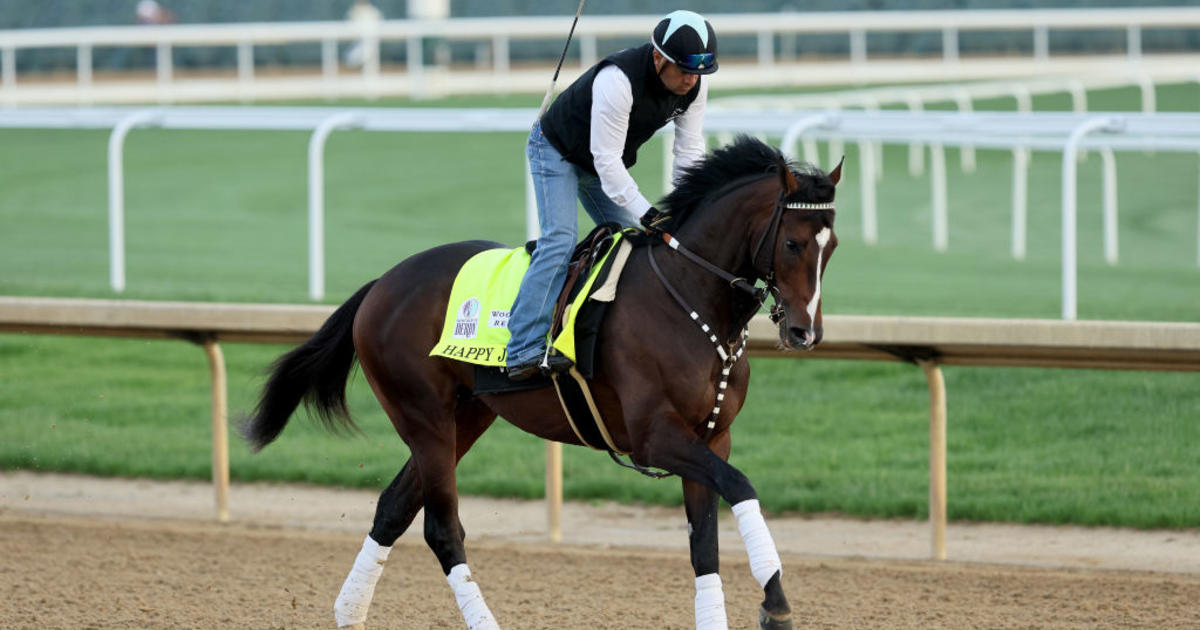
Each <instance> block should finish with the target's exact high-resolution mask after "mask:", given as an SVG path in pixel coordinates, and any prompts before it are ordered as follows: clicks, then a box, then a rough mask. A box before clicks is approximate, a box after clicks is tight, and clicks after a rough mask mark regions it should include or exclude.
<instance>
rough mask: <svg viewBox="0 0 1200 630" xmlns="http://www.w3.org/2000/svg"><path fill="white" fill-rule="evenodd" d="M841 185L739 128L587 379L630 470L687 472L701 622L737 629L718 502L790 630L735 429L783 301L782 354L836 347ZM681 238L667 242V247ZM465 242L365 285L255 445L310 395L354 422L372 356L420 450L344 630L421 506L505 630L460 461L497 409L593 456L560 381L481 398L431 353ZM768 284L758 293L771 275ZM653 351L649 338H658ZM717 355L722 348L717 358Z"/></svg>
mask: <svg viewBox="0 0 1200 630" xmlns="http://www.w3.org/2000/svg"><path fill="white" fill-rule="evenodd" d="M841 170H842V167H841V164H838V166H837V167H836V168H835V169H834V170H833V171H831V172H829V173H828V174H826V173H824V172H822V171H821V170H820V169H817V168H815V167H813V166H811V165H801V164H796V163H793V162H790V161H788V160H787V159H786V158H785V157H784V156H783V155H782V154H781V153H780V152H779V151H778V150H777V149H775V148H774V147H771V146H769V145H767V144H765V143H763V142H761V141H759V140H756V139H753V138H750V137H746V136H742V137H739V138H737V139H736V140H735V141H734V143H732V144H730V145H727V146H725V147H721V148H718V149H716V150H714V151H712V152H710V153H709V154H708V155H707V156H705V158H704V159H703V160H701V161H700V162H698V163H697V164H695V165H693V166H692V167H691V168H689V169H687V170H686V171H685V173H684V175H683V176H682V177H681V178H680V181H679V182H678V183H677V186H676V188H675V189H674V190H673V191H672V192H671V193H669V194H668V195H667V196H666V197H664V198H663V199H662V200H661V201H660V204H659V206H660V207H661V208H664V209H665V212H666V213H667V214H668V215H669V216H670V217H671V219H670V221H669V222H668V223H667V225H666V227H667V229H666V230H665V231H663V232H661V233H656V234H654V235H653V238H651V237H647V238H646V241H647V243H643V246H641V247H638V248H635V249H634V251H633V253H632V254H631V255H630V256H629V259H628V262H627V264H626V266H625V269H624V272H623V274H622V275H621V276H620V279H619V284H618V291H617V294H618V298H617V299H616V301H615V302H613V303H612V304H611V306H610V307H609V309H608V312H607V314H606V317H605V319H604V321H603V323H602V324H601V329H600V339H601V340H602V343H601V344H600V346H599V347H598V349H597V351H596V352H597V361H596V362H597V365H596V367H595V370H594V374H593V376H592V378H591V379H590V382H589V384H590V387H591V391H592V395H593V397H594V400H595V405H596V407H597V408H598V409H599V411H600V414H601V416H602V417H603V421H604V422H605V425H606V428H607V431H608V433H609V435H610V436H611V438H612V440H613V442H614V444H615V446H616V447H617V449H619V450H621V451H623V452H625V453H628V454H629V456H630V459H631V460H632V462H633V463H632V464H631V466H634V467H637V468H639V469H641V470H643V471H648V470H649V469H650V468H657V469H659V470H661V471H665V473H660V474H673V475H677V476H679V477H680V479H681V480H682V486H683V502H684V508H685V513H686V517H687V521H688V524H689V529H688V531H689V547H690V551H691V562H692V567H693V569H694V570H695V575H696V600H695V601H696V603H695V615H696V626H697V628H703V629H705V630H708V629H710V628H725V627H726V623H727V619H726V614H725V600H724V594H723V592H722V588H721V579H720V575H719V561H718V550H717V510H718V497H720V498H723V499H724V500H725V501H726V502H727V503H728V504H729V505H730V506H732V510H733V513H734V515H735V517H736V519H737V524H738V530H739V532H740V534H741V536H742V538H743V541H744V543H745V545H746V549H747V553H748V555H749V559H750V569H751V573H752V575H753V577H754V578H755V579H756V580H757V581H758V583H759V586H760V587H762V589H763V595H764V597H763V601H762V603H761V605H760V607H759V611H758V613H759V614H758V617H759V618H758V624H759V627H760V628H762V629H763V630H781V629H785V628H791V627H792V626H791V608H790V606H789V604H788V601H787V598H786V597H785V595H784V590H783V583H782V566H781V563H780V560H779V554H778V552H777V550H776V547H775V543H774V540H773V539H772V538H771V534H770V532H769V530H768V529H767V526H766V523H765V520H764V518H763V516H762V512H761V509H760V507H759V503H758V498H757V496H758V495H757V493H756V492H755V490H754V487H753V486H752V485H751V484H750V481H749V480H748V479H747V478H746V476H745V475H744V474H742V472H740V471H739V470H737V469H736V468H734V467H733V466H732V465H730V464H729V463H728V462H727V460H728V458H729V454H730V444H731V442H730V427H731V425H732V424H733V421H734V419H735V417H736V416H737V413H738V411H739V410H740V409H741V407H742V404H743V403H744V401H745V398H746V391H747V388H748V386H749V381H750V367H749V361H739V360H738V358H740V356H741V354H742V353H741V350H742V349H744V343H745V339H746V335H745V331H746V326H747V324H748V322H749V320H750V318H751V317H753V316H754V315H755V314H756V313H757V312H758V311H759V310H760V308H761V306H762V305H763V302H764V300H765V299H766V298H767V297H768V296H770V297H772V298H774V306H773V307H772V309H771V310H772V317H773V319H776V321H777V323H778V325H779V342H780V345H781V346H782V347H783V348H784V349H789V350H790V349H805V350H807V349H811V348H812V347H813V346H815V345H816V344H818V343H819V342H820V341H821V336H822V326H821V321H822V320H821V277H822V275H823V274H824V270H825V268H826V266H827V265H828V263H829V259H830V257H831V256H832V254H833V251H834V249H835V248H836V247H837V236H836V235H835V234H834V232H833V222H834V217H835V211H834V208H833V198H834V193H835V187H836V185H837V184H838V182H839V181H840V179H841ZM664 245H665V246H664ZM497 247H503V245H501V244H499V243H494V242H489V241H478V240H476V241H465V242H458V243H451V244H447V245H442V246H439V247H434V248H432V249H429V250H426V251H423V252H420V253H418V254H415V255H413V256H411V257H409V258H407V259H405V260H404V261H402V262H400V263H399V264H398V265H396V266H395V267H393V268H392V269H391V270H389V271H387V272H386V273H384V274H383V275H382V276H380V277H379V278H378V279H376V280H373V281H371V282H369V283H367V284H366V285H365V286H363V287H362V288H361V289H359V290H358V291H357V292H356V293H355V294H354V295H353V296H352V297H351V298H350V299H349V300H347V301H346V302H345V303H344V304H342V305H341V306H340V307H339V308H337V309H336V310H335V312H334V313H333V314H332V315H331V316H330V317H329V319H328V320H327V321H326V322H325V323H324V324H323V325H322V326H321V328H320V329H319V330H318V331H317V332H316V333H315V334H314V335H313V336H312V338H310V339H309V340H308V341H307V342H305V343H303V344H302V345H300V346H298V347H297V348H295V349H293V350H291V351H290V352H288V353H286V354H284V355H283V356H281V357H280V358H279V359H278V360H277V361H276V362H275V363H274V364H273V366H272V368H271V371H270V376H269V377H268V379H267V382H266V383H265V384H264V386H263V390H262V393H261V397H260V399H259V402H258V406H257V407H256V408H255V410H254V412H253V414H252V415H250V416H249V417H248V418H247V419H246V420H245V422H244V424H243V426H242V427H241V429H242V435H243V437H244V438H245V439H246V440H247V441H248V443H249V446H250V448H251V449H252V450H253V451H255V452H257V451H258V450H259V449H261V448H263V447H264V446H266V445H267V444H269V443H270V442H272V441H273V440H274V439H276V438H277V437H278V436H279V434H280V432H281V431H282V430H283V428H284V426H285V425H286V423H287V422H288V419H289V418H290V417H291V415H292V414H293V412H294V411H295V410H296V408H297V407H298V406H299V404H300V403H301V402H302V401H303V402H304V403H305V404H306V406H307V407H308V408H309V410H310V411H311V412H315V414H316V415H317V417H318V419H319V420H320V421H321V422H323V424H324V425H325V426H326V427H327V428H329V429H331V430H334V431H337V430H341V429H353V428H355V425H354V423H353V420H351V418H350V415H349V410H348V409H347V406H346V399H345V387H346V382H347V378H348V374H349V372H350V370H351V368H352V366H353V362H354V360H355V358H356V357H357V360H358V362H359V363H360V365H361V367H362V371H363V374H364V375H365V377H366V380H367V382H368V383H369V384H370V387H371V389H372V390H373V392H374V394H375V397H376V398H377V399H378V400H379V403H380V405H382V407H383V409H384V410H385V411H386V413H387V415H388V417H389V418H390V420H391V422H392V425H393V426H394V427H395V430H396V432H397V433H398V434H399V436H400V438H401V439H403V440H404V442H405V443H406V444H407V445H408V447H409V450H410V451H411V455H410V458H409V459H408V461H407V462H406V463H405V464H404V466H403V468H402V469H401V470H400V471H399V473H398V474H397V475H396V477H395V479H393V480H392V481H391V483H390V484H388V486H387V488H386V489H385V490H384V491H383V493H382V494H381V495H380V497H379V502H378V504H377V507H376V512H375V518H374V522H373V524H372V526H371V529H370V531H369V533H368V535H367V537H366V538H365V539H364V541H363V546H362V549H361V550H360V551H359V554H358V556H357V557H356V558H355V562H354V565H353V566H352V568H351V570H350V573H349V575H348V576H347V578H346V581H345V583H344V585H343V587H342V590H341V592H340V593H339V595H338V597H337V600H336V602H335V604H334V616H335V618H336V620H337V622H338V625H339V627H351V628H362V627H364V624H365V621H366V618H367V610H368V608H369V606H370V602H371V598H372V596H373V593H374V588H375V584H376V582H377V580H378V579H379V576H380V574H381V573H382V570H383V566H384V562H385V560H386V559H387V556H388V553H389V552H390V551H391V546H392V545H393V543H394V542H395V541H396V539H397V538H399V537H400V535H401V534H402V533H404V531H405V530H406V529H407V528H408V526H409V524H410V523H411V522H412V520H413V518H414V517H415V516H416V513H417V511H418V510H420V509H421V508H424V510H425V530H424V534H425V541H426V543H427V544H428V545H429V548H430V549H431V550H432V551H433V553H434V555H435V556H436V557H437V559H438V562H439V563H440V564H441V568H442V571H443V573H444V574H445V575H446V579H447V581H448V582H449V584H450V587H451V589H452V590H453V591H454V595H455V599H456V601H457V603H458V605H459V608H460V610H461V612H462V614H463V617H464V620H465V621H466V624H467V626H468V628H471V629H472V630H490V629H497V628H498V627H499V626H498V625H497V622H496V620H495V617H494V616H493V614H492V613H491V611H490V609H488V607H487V604H486V602H485V601H484V599H483V595H482V591H481V590H480V588H479V585H478V583H477V582H475V581H474V580H472V579H471V576H470V568H469V567H468V565H467V562H466V552H465V539H466V533H465V531H464V530H463V527H462V523H461V522H460V521H459V517H458V495H457V489H456V481H455V469H456V466H457V463H458V461H459V459H461V458H462V457H463V455H464V454H466V452H467V451H468V450H470V448H471V446H472V445H473V444H474V443H475V441H476V440H477V439H479V437H480V436H481V435H482V434H483V433H484V432H485V431H486V430H487V429H488V427H489V426H491V425H492V423H493V421H494V420H495V419H496V417H497V416H503V417H504V418H505V419H506V420H507V421H508V422H510V423H512V424H513V425H515V426H517V427H519V428H520V429H522V430H524V431H526V432H528V433H531V434H533V435H536V436H538V437H540V438H542V439H545V440H553V441H556V442H561V443H564V444H572V445H580V444H582V442H581V441H580V439H579V438H578V437H576V434H575V432H574V431H573V430H572V429H571V428H570V426H569V424H568V421H567V419H566V417H565V415H564V413H563V411H562V407H561V405H560V402H559V400H558V399H557V397H556V394H555V393H554V391H553V388H542V389H536V390H532V391H522V392H513V393H491V394H486V393H485V394H476V393H474V391H473V389H474V388H473V384H474V379H475V373H474V369H473V368H474V367H475V366H473V365H470V364H467V363H463V362H459V361H455V360H451V359H447V358H444V357H436V356H434V357H431V356H428V353H429V351H430V349H431V348H433V346H434V344H435V343H436V342H437V340H438V338H439V335H440V333H441V330H442V324H443V317H444V315H445V312H446V308H447V301H448V298H449V295H450V290H451V286H452V284H453V282H454V279H455V274H456V273H457V271H458V269H459V268H460V267H462V265H463V264H464V263H465V262H466V261H467V259H469V258H470V257H471V256H473V255H475V254H477V253H479V252H481V251H483V250H486V249H489V248H497ZM760 283H762V284H760ZM647 340H653V341H652V342H647ZM714 348H715V350H714Z"/></svg>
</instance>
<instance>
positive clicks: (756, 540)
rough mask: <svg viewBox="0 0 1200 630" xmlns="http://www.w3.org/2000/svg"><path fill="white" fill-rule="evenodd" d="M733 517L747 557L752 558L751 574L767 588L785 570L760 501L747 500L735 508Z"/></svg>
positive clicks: (759, 583)
mask: <svg viewBox="0 0 1200 630" xmlns="http://www.w3.org/2000/svg"><path fill="white" fill-rule="evenodd" d="M733 515H734V516H735V517H737V522H738V532H740V533H741V534H742V541H743V542H745V543H746V555H748V556H750V573H752V574H754V579H756V580H758V585H759V586H761V587H763V588H766V587H767V582H768V581H769V580H770V579H771V576H773V575H775V572H776V571H782V570H783V563H781V562H780V561H779V552H778V551H776V550H775V540H774V539H772V538H771V532H770V531H768V530H767V522H766V521H764V520H763V516H762V511H761V510H760V509H759V507H758V499H746V500H745V501H742V502H741V503H738V504H737V505H735V506H733Z"/></svg>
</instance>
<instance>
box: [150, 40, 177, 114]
mask: <svg viewBox="0 0 1200 630" xmlns="http://www.w3.org/2000/svg"><path fill="white" fill-rule="evenodd" d="M154 74H155V76H156V77H157V79H158V102H159V103H170V102H171V101H172V100H174V99H173V96H174V95H173V94H172V93H171V81H172V77H173V76H174V74H175V61H174V59H172V55H171V42H165V41H163V42H159V43H158V48H157V49H156V51H155V55H154Z"/></svg>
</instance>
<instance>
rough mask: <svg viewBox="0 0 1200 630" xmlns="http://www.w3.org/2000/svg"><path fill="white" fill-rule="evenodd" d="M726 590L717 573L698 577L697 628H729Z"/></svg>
mask: <svg viewBox="0 0 1200 630" xmlns="http://www.w3.org/2000/svg"><path fill="white" fill-rule="evenodd" d="M728 629H729V621H728V619H727V618H726V616H725V592H724V591H723V590H721V576H720V575H718V574H716V573H709V574H708V575H701V576H700V577H698V578H696V630H728Z"/></svg>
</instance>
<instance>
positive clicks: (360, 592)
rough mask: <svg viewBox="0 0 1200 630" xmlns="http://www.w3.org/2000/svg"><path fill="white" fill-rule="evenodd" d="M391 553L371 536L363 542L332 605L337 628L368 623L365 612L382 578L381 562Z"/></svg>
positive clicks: (389, 549)
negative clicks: (376, 585)
mask: <svg viewBox="0 0 1200 630" xmlns="http://www.w3.org/2000/svg"><path fill="white" fill-rule="evenodd" d="M391 551H392V548H391V547H384V546H381V545H380V544H379V543H377V542H375V540H374V539H372V538H371V537H370V536H367V537H366V539H365V540H363V545H362V549H360V550H359V552H358V556H357V557H355V558H354V566H353V567H351V568H350V575H347V576H346V581H345V582H344V583H343V584H342V591H341V592H340V593H338V597H337V601H335V602H334V603H333V618H334V619H335V620H336V621H337V625H338V627H339V628H346V627H351V626H356V625H357V626H359V627H361V624H362V623H364V622H365V621H366V620H367V610H368V609H369V608H370V607H371V598H372V597H374V595H375V583H376V582H378V581H379V576H380V575H383V563H384V562H386V561H387V557H388V554H389V553H391Z"/></svg>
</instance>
